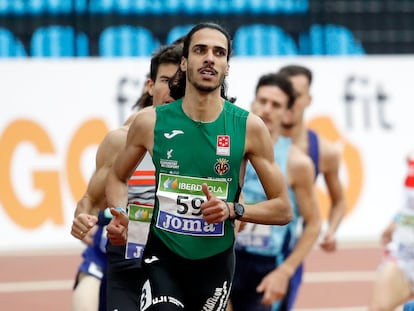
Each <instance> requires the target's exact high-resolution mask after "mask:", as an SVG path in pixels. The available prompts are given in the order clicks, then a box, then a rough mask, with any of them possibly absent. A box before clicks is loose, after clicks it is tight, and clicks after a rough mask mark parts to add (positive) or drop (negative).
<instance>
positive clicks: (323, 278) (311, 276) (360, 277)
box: [0, 271, 376, 311]
mask: <svg viewBox="0 0 414 311" xmlns="http://www.w3.org/2000/svg"><path fill="white" fill-rule="evenodd" d="M375 275H376V274H375V271H349V272H306V273H305V276H304V282H305V283H332V282H343V283H346V282H372V281H374V279H375ZM73 282H74V280H53V281H22V282H0V293H11V292H36V291H54V290H56V291H58V290H71V289H72V287H73ZM344 311H346V310H344Z"/></svg>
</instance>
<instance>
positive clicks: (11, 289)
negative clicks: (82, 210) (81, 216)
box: [0, 243, 382, 311]
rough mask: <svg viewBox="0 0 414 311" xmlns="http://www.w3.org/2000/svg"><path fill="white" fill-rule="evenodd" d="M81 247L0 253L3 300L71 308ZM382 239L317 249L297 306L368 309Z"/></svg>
mask: <svg viewBox="0 0 414 311" xmlns="http://www.w3.org/2000/svg"><path fill="white" fill-rule="evenodd" d="M80 253H81V250H69V251H62V250H59V251H54V252H52V251H47V252H36V253H0V302H1V309H2V310H7V311H25V310H36V311H37V310H39V311H56V310H59V311H66V310H67V311H70V309H71V308H70V304H71V289H72V285H73V277H74V275H75V272H76V269H77V266H78V264H79V263H80V259H81V258H80ZM381 254H382V253H381V249H380V248H379V246H378V244H376V243H359V244H352V245H351V244H349V243H347V244H345V243H343V244H341V245H340V247H339V249H338V250H337V251H336V252H335V253H325V252H323V251H321V250H319V249H317V248H315V249H314V250H313V251H312V253H311V254H310V255H309V256H308V258H307V260H306V262H305V271H306V273H305V282H304V284H303V285H302V288H301V292H300V293H299V299H298V301H297V303H296V309H295V311H364V310H367V304H368V301H369V297H370V294H371V290H372V282H373V280H374V277H375V270H376V268H377V266H378V264H379V263H380V260H381Z"/></svg>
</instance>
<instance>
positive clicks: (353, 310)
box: [293, 307, 368, 311]
mask: <svg viewBox="0 0 414 311" xmlns="http://www.w3.org/2000/svg"><path fill="white" fill-rule="evenodd" d="M293 310H294V311H367V310H368V308H367V307H347V308H301V309H293Z"/></svg>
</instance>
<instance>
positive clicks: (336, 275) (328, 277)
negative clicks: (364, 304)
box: [304, 271, 376, 283]
mask: <svg viewBox="0 0 414 311" xmlns="http://www.w3.org/2000/svg"><path fill="white" fill-rule="evenodd" d="M375 276H376V272H375V271H344V272H305V275H304V282H305V283H330V282H373V281H374V280H375Z"/></svg>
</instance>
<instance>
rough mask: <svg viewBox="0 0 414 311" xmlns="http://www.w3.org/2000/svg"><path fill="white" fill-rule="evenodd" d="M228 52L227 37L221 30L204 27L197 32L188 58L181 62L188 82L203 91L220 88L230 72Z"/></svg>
mask: <svg viewBox="0 0 414 311" xmlns="http://www.w3.org/2000/svg"><path fill="white" fill-rule="evenodd" d="M227 54H228V50H227V38H226V36H225V35H224V34H222V33H221V32H220V31H218V30H215V29H210V28H204V29H201V30H199V31H197V32H195V33H194V34H193V36H192V39H191V43H190V46H189V53H188V59H185V58H183V61H182V64H181V65H182V69H183V71H186V73H187V79H188V82H189V83H190V84H191V85H193V86H194V87H195V88H196V89H197V90H199V91H202V92H212V91H214V90H217V89H219V88H220V86H221V85H222V84H223V82H224V79H225V77H226V75H227V73H228V68H229V65H228V61H227Z"/></svg>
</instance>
